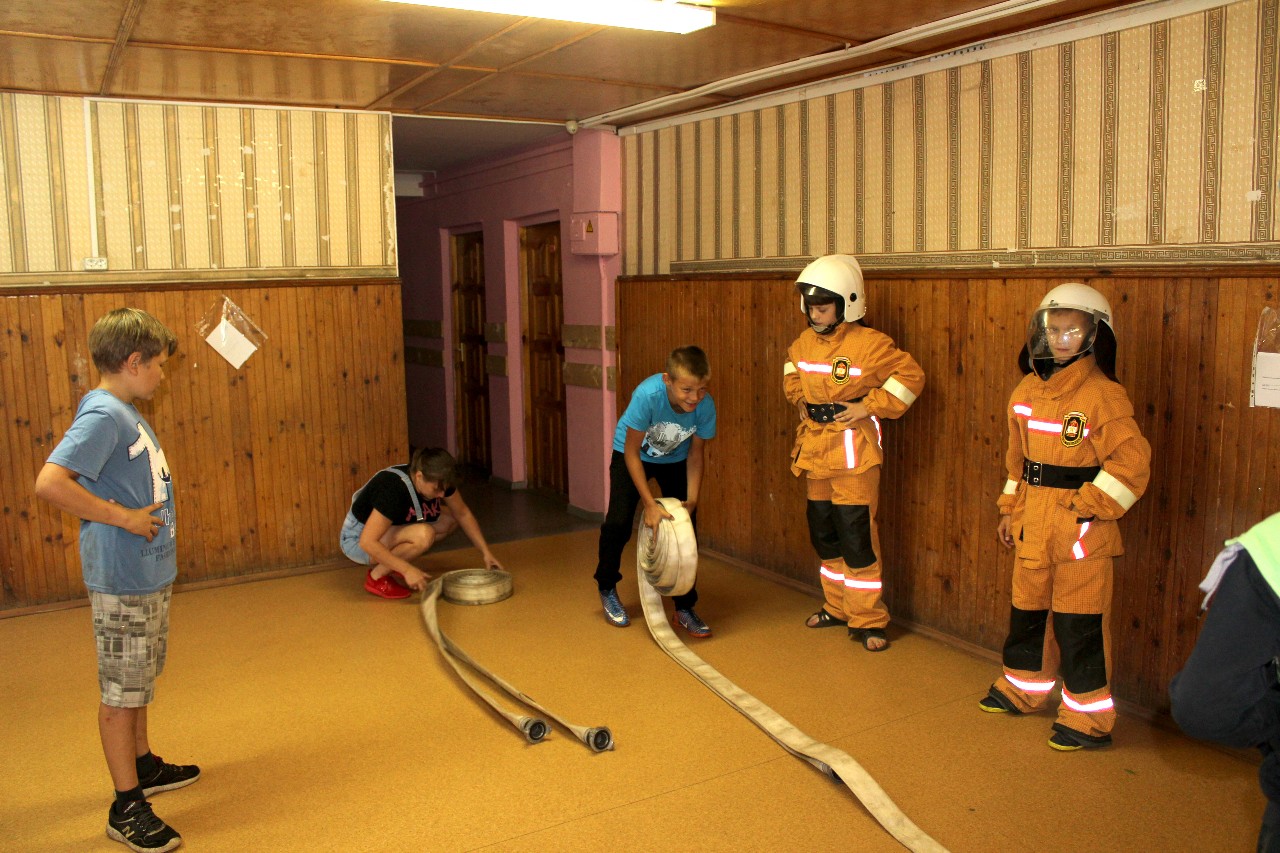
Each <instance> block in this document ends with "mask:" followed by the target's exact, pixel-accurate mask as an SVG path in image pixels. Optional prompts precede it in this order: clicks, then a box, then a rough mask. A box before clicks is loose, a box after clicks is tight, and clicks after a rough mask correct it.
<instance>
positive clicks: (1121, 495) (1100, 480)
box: [1093, 471, 1138, 512]
mask: <svg viewBox="0 0 1280 853" xmlns="http://www.w3.org/2000/svg"><path fill="white" fill-rule="evenodd" d="M1093 484H1094V485H1095V486H1097V487H1098V488H1099V489H1102V491H1104V492H1106V493H1107V494H1108V495H1110V496H1111V499H1112V500H1114V501H1115V502H1116V503H1118V504H1120V508H1121V509H1123V510H1124V511H1125V512H1128V511H1129V508H1130V507H1131V506H1133V505H1134V504H1136V503H1137V502H1138V496H1137V495H1135V494H1134V493H1133V492H1131V491H1129V487H1128V486H1126V485H1125V484H1124V483H1122V482H1120V481H1119V480H1117V479H1116V478H1115V477H1113V476H1111V475H1110V474H1108V473H1107V472H1106V471H1099V472H1098V476H1096V477H1094V478H1093Z"/></svg>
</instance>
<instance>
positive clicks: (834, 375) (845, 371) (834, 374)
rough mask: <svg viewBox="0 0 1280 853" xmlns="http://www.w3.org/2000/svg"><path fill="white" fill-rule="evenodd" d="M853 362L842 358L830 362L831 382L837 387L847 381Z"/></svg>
mask: <svg viewBox="0 0 1280 853" xmlns="http://www.w3.org/2000/svg"><path fill="white" fill-rule="evenodd" d="M852 367H853V362H851V361H849V359H847V358H845V357H844V356H840V357H839V358H837V359H835V360H834V361H832V362H831V381H833V382H835V383H836V384H837V385H843V384H844V383H846V382H848V381H849V374H850V373H851V372H852V371H851V369H850V368H852Z"/></svg>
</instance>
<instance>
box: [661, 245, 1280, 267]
mask: <svg viewBox="0 0 1280 853" xmlns="http://www.w3.org/2000/svg"><path fill="white" fill-rule="evenodd" d="M811 260H813V258H812V256H809V255H805V256H803V257H784V258H749V259H726V260H719V261H690V262H685V263H674V264H672V265H671V272H672V273H677V274H688V273H734V272H774V271H788V272H791V271H794V272H799V271H800V270H801V269H803V268H804V267H805V265H806V264H808V263H809V261H811ZM858 263H859V264H860V265H861V266H862V267H863V269H866V270H930V269H934V270H940V269H1019V268H1028V267H1041V268H1043V267H1077V268H1078V267H1102V268H1105V267H1126V266H1128V267H1148V266H1152V267H1154V266H1160V265H1170V266H1173V265H1179V266H1185V265H1186V264H1189V263H1195V264H1206V265H1214V266H1217V265H1221V266H1230V265H1232V264H1238V265H1246V264H1260V263H1280V243H1265V244H1263V243H1240V244H1236V245H1232V246H1222V245H1217V246H1203V245H1202V246H1168V247H1153V246H1126V247H1117V248H1081V249H1035V250H1028V251H1023V252H990V251H988V252H983V251H975V252H931V253H928V254H912V253H902V254H894V255H876V254H864V255H859V256H858Z"/></svg>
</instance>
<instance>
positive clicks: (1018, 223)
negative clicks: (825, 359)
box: [623, 0, 1280, 275]
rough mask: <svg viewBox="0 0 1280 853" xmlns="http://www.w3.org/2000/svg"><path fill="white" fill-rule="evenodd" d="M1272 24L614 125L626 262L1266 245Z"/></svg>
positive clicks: (1143, 31) (1235, 22)
mask: <svg viewBox="0 0 1280 853" xmlns="http://www.w3.org/2000/svg"><path fill="white" fill-rule="evenodd" d="M1278 27H1280V0H1248V2H1241V3H1233V4H1230V5H1226V6H1220V7H1215V8H1210V9H1206V10H1205V11H1203V12H1198V13H1195V14H1189V15H1183V16H1181V17H1175V18H1171V19H1169V20H1162V21H1157V22H1155V23H1152V24H1149V25H1142V26H1135V27H1131V28H1128V29H1118V30H1116V31H1114V32H1105V33H1101V34H1098V35H1093V36H1091V37H1088V38H1081V39H1080V40H1077V41H1067V42H1065V43H1063V44H1056V45H1052V46H1044V47H1038V48H1036V49H1033V50H1026V51H1023V52H1016V53H1011V54H1009V55H1005V56H999V57H994V58H990V59H986V60H981V61H975V62H972V63H970V64H967V65H958V66H956V67H950V68H944V69H940V70H936V71H931V72H929V73H923V74H918V75H916V76H910V77H901V78H899V79H893V80H890V81H887V82H884V83H874V78H871V80H872V82H871V83H867V82H866V81H865V79H864V80H863V85H860V87H857V88H852V87H851V88H849V89H847V90H844V91H837V92H836V93H834V94H826V95H822V96H820V97H811V98H809V99H808V100H803V101H798V102H793V103H786V104H781V105H777V106H769V107H764V108H760V109H756V110H754V111H746V112H740V113H737V114H733V115H723V116H718V117H714V118H705V119H701V120H695V121H690V122H689V123H685V124H677V125H675V126H671V127H664V128H661V129H654V130H641V131H640V132H636V133H633V134H631V135H627V136H625V138H624V140H623V143H624V145H623V155H624V159H625V168H624V182H625V192H626V221H625V264H624V269H625V272H626V274H629V275H646V274H660V273H668V272H698V271H716V270H733V269H768V268H793V267H796V266H797V265H799V264H800V263H801V262H802V261H803V259H805V258H809V257H812V256H815V255H820V254H825V253H829V252H836V251H839V252H852V253H854V254H857V255H859V256H860V257H862V258H863V260H864V261H865V263H866V265H867V266H869V267H881V268H926V267H939V266H946V267H987V268H990V267H993V266H1002V265H1005V266H1029V265H1042V266H1043V265H1050V266H1052V265H1061V266H1078V265H1092V264H1098V263H1106V264H1109V265H1116V264H1125V263H1130V264H1149V263H1160V262H1176V263H1188V262H1209V263H1222V262H1226V263H1231V262H1258V261H1268V260H1271V261H1275V260H1280V242H1278V241H1280V227H1278V226H1277V222H1276V211H1275V193H1276V191H1277V179H1278V178H1280V174H1278V170H1277V164H1276V152H1277V145H1278V142H1277V123H1276V114H1277V111H1280V93H1278V86H1277V83H1278V80H1277V77H1278V66H1280V51H1278V47H1277V29H1278ZM852 85H853V84H851V86H852Z"/></svg>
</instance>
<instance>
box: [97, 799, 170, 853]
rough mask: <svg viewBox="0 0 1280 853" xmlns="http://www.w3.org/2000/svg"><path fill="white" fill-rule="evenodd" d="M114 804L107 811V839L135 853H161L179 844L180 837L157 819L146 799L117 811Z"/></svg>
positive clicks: (136, 801) (132, 801) (128, 804)
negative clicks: (125, 846)
mask: <svg viewBox="0 0 1280 853" xmlns="http://www.w3.org/2000/svg"><path fill="white" fill-rule="evenodd" d="M116 805H117V804H115V803H113V804H112V805H111V808H110V809H108V810H107V838H110V839H111V840H112V841H119V842H120V843H121V844H125V845H127V846H128V847H129V849H130V850H136V851H138V853H163V851H165V850H174V849H176V848H177V847H178V846H180V845H181V844H182V836H181V835H179V834H178V833H177V832H176V831H175V830H174V829H173V827H171V826H169V824H167V823H165V822H164V821H162V820H161V819H160V818H158V817H156V813H155V812H153V811H152V810H151V803H148V802H147V801H146V800H130V801H129V802H127V803H125V805H124V808H123V809H120V810H117V808H116Z"/></svg>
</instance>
